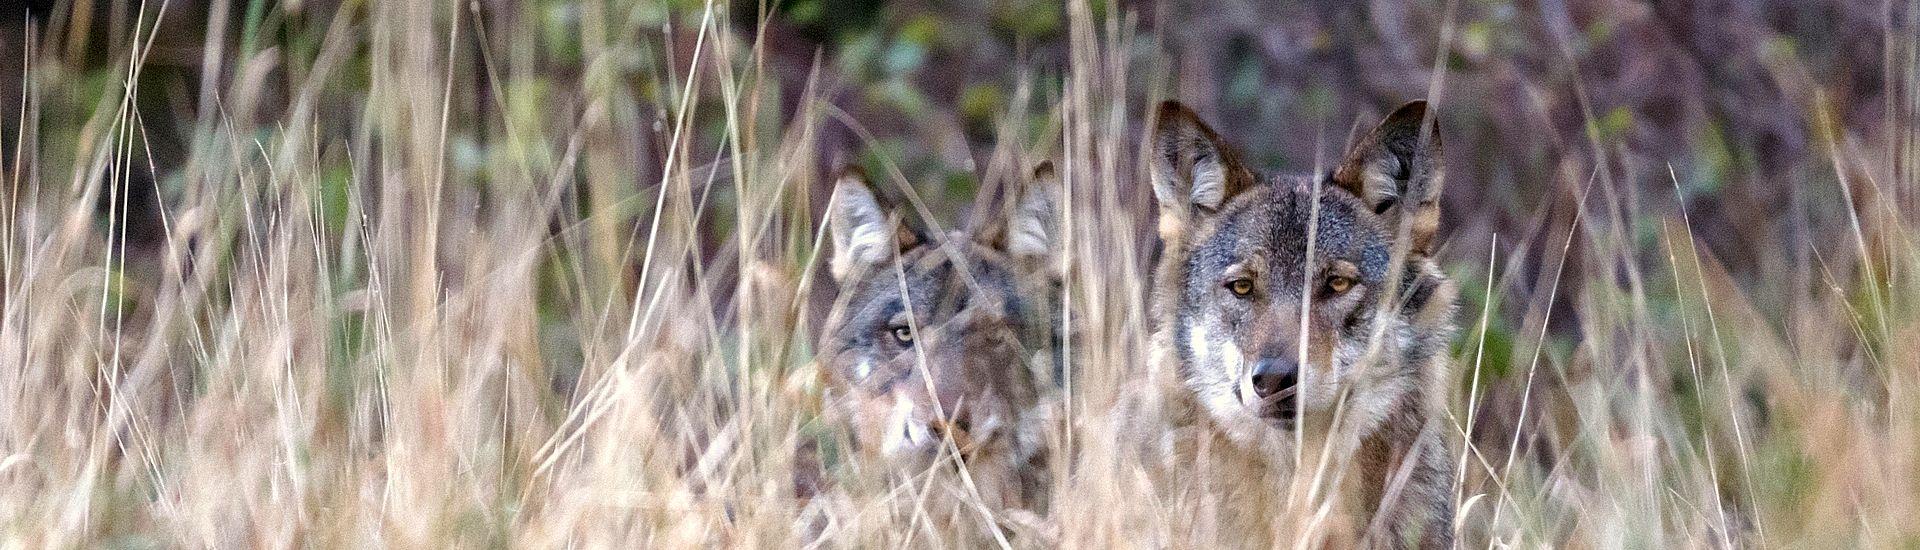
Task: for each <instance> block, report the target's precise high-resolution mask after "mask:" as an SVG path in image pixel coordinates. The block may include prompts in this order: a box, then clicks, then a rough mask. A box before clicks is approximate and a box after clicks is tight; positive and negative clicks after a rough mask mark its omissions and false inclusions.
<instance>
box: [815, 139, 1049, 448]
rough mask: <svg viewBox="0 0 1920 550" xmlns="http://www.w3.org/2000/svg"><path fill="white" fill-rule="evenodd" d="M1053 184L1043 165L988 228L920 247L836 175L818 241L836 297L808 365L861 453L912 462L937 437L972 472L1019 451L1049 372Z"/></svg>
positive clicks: (858, 180) (923, 240)
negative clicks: (825, 240)
mask: <svg viewBox="0 0 1920 550" xmlns="http://www.w3.org/2000/svg"><path fill="white" fill-rule="evenodd" d="M1056 186H1057V179H1056V178H1055V177H1054V175H1053V170H1052V168H1051V165H1048V164H1042V165H1041V167H1039V168H1038V169H1036V170H1035V172H1034V175H1033V177H1032V179H1031V180H1029V181H1026V182H1023V183H1022V184H1020V185H1015V186H1013V189H1012V190H1011V192H1009V193H1007V194H1006V195H1007V196H1008V197H1010V198H1011V200H1009V201H1003V204H1002V208H1000V209H998V211H997V212H996V213H995V215H989V216H987V217H986V218H985V219H987V220H989V221H986V222H984V223H979V224H977V227H976V228H975V229H972V230H969V231H959V232H954V233H951V234H947V235H941V236H938V237H931V238H930V237H928V236H926V235H923V234H921V233H920V232H918V231H915V230H913V229H911V228H909V227H908V226H907V225H906V224H904V223H902V220H901V216H899V215H898V214H897V213H896V212H895V211H894V210H893V209H892V208H890V207H889V205H888V204H887V201H885V200H884V199H883V198H882V197H883V195H882V194H881V193H879V192H877V189H876V188H875V187H874V186H873V185H872V184H871V183H870V182H869V181H868V179H867V178H866V177H865V175H864V174H862V173H861V172H859V171H857V170H852V171H847V172H846V173H845V174H844V175H843V176H841V177H840V178H839V180H838V182H837V183H836V185H835V187H836V189H835V191H834V198H833V207H832V208H831V214H830V215H831V220H830V222H829V226H830V227H829V230H830V232H831V236H832V241H833V242H832V246H833V257H832V260H831V270H832V273H833V275H834V277H835V278H836V279H837V280H838V281H839V283H840V286H841V289H842V290H841V297H840V300H839V302H838V303H837V304H836V307H835V308H834V312H833V313H832V314H831V315H830V317H829V319H828V322H827V325H826V331H825V334H824V335H823V337H822V341H821V347H820V350H821V353H820V355H819V357H820V361H819V366H820V369H821V371H822V376H823V377H824V382H825V387H826V403H827V405H828V410H829V412H830V414H832V415H833V416H835V417H837V418H838V419H840V420H841V421H842V422H843V423H845V424H846V425H848V426H850V427H851V428H853V431H854V438H853V440H854V441H853V442H854V444H855V446H856V447H857V448H858V449H859V450H860V451H861V452H862V454H864V455H866V456H869V457H880V458H884V459H887V460H889V461H893V462H903V461H904V462H909V463H924V462H925V461H926V460H927V459H929V458H931V457H933V456H935V455H936V454H937V453H938V452H939V450H940V449H942V448H945V445H946V443H945V442H946V440H947V439H948V438H951V439H952V441H953V442H954V444H955V447H956V448H958V449H959V450H960V451H961V452H962V453H963V455H965V456H966V458H967V459H968V460H969V463H970V465H972V464H978V463H984V462H1001V463H1011V462H1009V461H1016V460H1019V459H1020V458H1021V457H1020V455H1023V454H1024V453H1028V452H1030V451H1031V449H1032V447H1033V445H1034V442H1033V440H1032V437H1033V435H1032V434H1031V431H1030V430H1029V429H1028V428H1029V427H1028V426H1027V425H1026V424H1027V423H1028V422H1029V421H1031V420H1032V419H1031V418H1029V413H1031V412H1032V409H1033V408H1034V407H1035V405H1036V403H1037V402H1038V400H1039V399H1040V396H1041V393H1042V389H1043V388H1045V387H1048V386H1050V385H1051V380H1048V379H1049V378H1051V377H1052V372H1053V371H1052V370H1051V368H1050V367H1049V365H1050V364H1051V363H1052V362H1053V358H1052V355H1051V353H1050V351H1051V349H1052V348H1053V347H1054V346H1053V345H1052V334H1053V333H1052V330H1051V329H1052V325H1053V321H1052V319H1053V317H1052V311H1053V310H1054V309H1055V308H1054V304H1055V303H1057V301H1056V300H1054V298H1053V296H1054V295H1055V294H1056V291H1055V290H1054V289H1055V288H1056V282H1055V278H1054V276H1053V275H1052V274H1053V271H1052V270H1051V264H1050V263H1049V261H1048V259H1049V258H1050V257H1052V256H1053V253H1052V251H1053V250H1054V248H1055V245H1054V244H1053V239H1052V234H1053V233H1054V231H1055V230H1054V226H1053V220H1052V212H1053V210H1054V209H1053V205H1054V204H1055V203H1056V198H1055V193H1056V191H1055V190H1054V187H1056ZM976 461H978V462H976Z"/></svg>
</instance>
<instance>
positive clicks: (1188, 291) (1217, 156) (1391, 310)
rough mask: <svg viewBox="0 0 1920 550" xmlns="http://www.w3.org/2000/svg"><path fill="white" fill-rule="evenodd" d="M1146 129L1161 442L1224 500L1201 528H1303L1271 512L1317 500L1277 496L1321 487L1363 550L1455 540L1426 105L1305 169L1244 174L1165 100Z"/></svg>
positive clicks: (1434, 144) (1443, 288)
mask: <svg viewBox="0 0 1920 550" xmlns="http://www.w3.org/2000/svg"><path fill="white" fill-rule="evenodd" d="M1148 136H1149V137H1148V143H1146V144H1144V147H1143V150H1145V151H1146V153H1147V154H1148V155H1149V156H1150V157H1151V158H1150V159H1148V161H1149V162H1148V164H1150V166H1151V174H1150V175H1151V178H1152V183H1153V193H1154V197H1155V198H1156V199H1157V202H1158V203H1159V220H1160V221H1159V227H1158V230H1159V234H1160V241H1161V242H1160V244H1161V252H1160V254H1161V256H1160V260H1159V261H1158V264H1157V266H1156V268H1155V271H1154V283H1153V290H1152V292H1153V296H1152V306H1151V308H1152V309H1151V312H1152V314H1153V317H1154V319H1153V326H1154V331H1153V336H1152V349H1153V353H1154V355H1155V359H1156V361H1157V362H1158V364H1161V365H1170V366H1171V368H1165V369H1162V372H1164V373H1165V374H1164V375H1162V376H1161V379H1162V385H1163V386H1164V387H1165V392H1166V393H1167V394H1168V395H1169V397H1167V398H1166V399H1165V403H1166V405H1165V409H1166V412H1167V414H1169V415H1170V418H1172V419H1173V421H1174V422H1175V423H1176V427H1175V428H1176V429H1175V430H1172V431H1170V433H1172V434H1187V435H1188V437H1186V438H1185V439H1170V440H1169V441H1174V442H1175V444H1174V446H1173V447H1170V448H1172V449H1174V451H1171V452H1175V453H1177V454H1174V455H1173V456H1176V457H1178V461H1180V462H1183V463H1184V462H1190V463H1192V464H1194V465H1193V466H1192V468H1193V472H1197V473H1196V474H1195V475H1197V476H1201V477H1205V478H1206V480H1203V481H1201V482H1198V483H1199V484H1200V485H1202V486H1210V487H1212V490H1210V491H1208V492H1206V493H1205V494H1201V495H1199V496H1197V497H1196V498H1199V499H1202V500H1206V499H1209V498H1212V499H1215V501H1216V502H1219V503H1221V504H1220V506H1219V509H1218V510H1215V512H1214V513H1213V514H1212V516H1209V517H1216V519H1217V521H1215V522H1213V524H1212V525H1213V526H1212V527H1211V528H1210V529H1212V530H1214V531H1216V532H1213V533H1212V536H1213V537H1214V538H1218V539H1225V540H1242V541H1257V540H1265V539H1267V537H1270V536H1274V535H1277V534H1278V533H1276V530H1277V529H1278V530H1284V528H1276V527H1275V526H1276V525H1282V526H1284V525H1291V526H1295V527H1296V528H1297V527H1298V526H1301V525H1310V524H1311V522H1309V521H1300V520H1299V519H1298V518H1292V519H1288V518H1278V517H1274V516H1275V515H1276V514H1279V513H1281V512H1288V513H1295V514H1298V513H1309V512H1312V511H1313V510H1312V509H1310V508H1307V509H1303V508H1301V507H1283V506H1280V505H1278V503H1281V502H1287V501H1288V500H1287V499H1293V498H1297V497H1299V496H1300V495H1303V494H1315V493H1314V492H1313V490H1314V488H1315V487H1317V486H1318V485H1319V484H1323V483H1324V484H1325V485H1327V486H1329V489H1331V490H1329V491H1326V492H1323V493H1319V494H1322V495H1339V497H1338V498H1339V499H1340V500H1341V505H1340V506H1335V507H1330V508H1329V509H1337V510H1342V511H1343V512H1339V513H1342V514H1346V515H1345V517H1348V518H1349V519H1353V520H1358V521H1360V522H1363V523H1357V524H1356V525H1357V527H1356V528H1354V529H1352V530H1353V531H1357V533H1350V534H1349V535H1351V536H1357V537H1359V539H1358V544H1361V545H1363V546H1368V547H1388V548H1398V547H1421V548H1445V547H1448V546H1450V545H1451V544H1452V537H1453V525H1452V519H1453V510H1452V493H1453V489H1452V479H1451V477H1450V476H1449V473H1448V471H1449V469H1450V468H1449V467H1448V461H1449V460H1450V456H1451V453H1450V452H1449V451H1448V444H1447V441H1446V439H1445V437H1444V436H1443V430H1442V427H1441V424H1440V422H1438V421H1437V420H1436V417H1437V416H1439V415H1438V411H1440V410H1441V408H1442V406H1443V403H1442V402H1441V398H1442V397H1443V391H1442V388H1444V383H1445V380H1446V360H1447V350H1448V344H1449V343H1450V342H1451V340H1452V338H1453V334H1454V332H1455V327H1454V325H1453V321H1452V318H1453V308H1454V301H1455V298H1456V295H1457V290H1456V288H1455V285H1454V283H1452V282H1451V281H1450V280H1449V279H1448V278H1447V277H1446V275H1445V274H1444V273H1442V272H1441V271H1440V269H1439V268H1438V266H1437V265H1436V263H1435V261H1434V259H1433V256H1432V253H1433V243H1434V234H1435V231H1436V230H1437V228H1438V225H1439V223H1438V222H1439V214H1440V213H1439V208H1438V199H1439V196H1440V190H1441V186H1442V183H1443V164H1442V159H1441V144H1440V135H1439V123H1438V121H1437V120H1434V119H1433V118H1432V117H1431V116H1430V113H1429V110H1428V108H1427V104H1426V103H1425V102H1424V101H1415V102H1412V103H1408V104H1406V105H1405V106H1402V107H1400V108H1399V109H1397V110H1395V111H1394V112H1393V113H1392V114H1390V115H1388V116H1387V117H1386V119H1385V120H1384V121H1382V122H1381V123H1380V124H1379V125H1378V126H1377V127H1374V128H1373V129H1372V130H1371V131H1370V132H1367V133H1366V134H1364V135H1362V137H1360V138H1359V139H1357V140H1354V143H1353V144H1352V145H1351V146H1350V147H1349V148H1348V149H1347V151H1346V153H1345V155H1344V158H1343V159H1342V160H1341V161H1340V162H1339V163H1338V165H1337V166H1336V167H1335V168H1334V169H1332V170H1330V171H1326V172H1323V173H1319V174H1311V175H1295V176H1265V175H1262V174H1259V173H1256V172H1255V171H1254V170H1252V169H1251V168H1249V167H1248V166H1246V165H1245V164H1244V163H1243V162H1242V161H1241V160H1240V159H1241V157H1240V154H1239V152H1238V151H1237V150H1236V149H1235V148H1234V147H1232V146H1231V145H1230V144H1228V143H1226V142H1225V141H1223V140H1222V138H1221V137H1220V136H1219V135H1218V134H1217V133H1215V132H1214V130H1213V129H1212V128H1210V127H1208V126H1207V125H1206V124H1205V123H1204V122H1202V121H1201V120H1200V117H1199V116H1198V115H1197V114H1195V113H1194V111H1193V110H1191V109H1189V108H1187V107H1186V106H1183V105H1181V104H1180V103H1178V102H1166V103H1164V104H1162V105H1161V106H1160V107H1159V109H1158V110H1157V113H1156V115H1155V118H1154V121H1153V126H1152V128H1151V130H1150V131H1149V134H1148ZM1170 437H1171V436H1170ZM1182 442H1184V443H1182ZM1322 457H1332V458H1331V459H1330V460H1323V459H1322ZM1328 470H1332V471H1333V472H1332V474H1333V475H1331V476H1329V481H1326V482H1322V481H1317V480H1316V479H1317V478H1316V477H1315V476H1313V475H1312V474H1314V473H1316V472H1322V473H1324V472H1327V471H1328ZM1303 479H1306V480H1315V481H1309V482H1308V483H1309V484H1308V485H1305V486H1303V485H1301V483H1302V480H1303ZM1289 484H1291V485H1289ZM1303 487H1304V488H1305V490H1303ZM1292 502H1298V501H1292ZM1303 510H1304V512H1303ZM1203 528H1205V527H1203ZM1236 529H1238V530H1246V532H1235V531H1234V530H1236ZM1296 535H1297V534H1296ZM1267 544H1274V542H1271V541H1270V542H1268V543H1267Z"/></svg>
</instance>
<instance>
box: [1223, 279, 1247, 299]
mask: <svg viewBox="0 0 1920 550" xmlns="http://www.w3.org/2000/svg"><path fill="white" fill-rule="evenodd" d="M1227 291H1229V292H1232V293H1233V295H1234V296H1246V295H1248V294H1253V281H1249V280H1246V279H1234V280H1231V281H1227Z"/></svg>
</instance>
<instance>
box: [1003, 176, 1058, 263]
mask: <svg viewBox="0 0 1920 550" xmlns="http://www.w3.org/2000/svg"><path fill="white" fill-rule="evenodd" d="M1059 197H1060V175H1059V174H1056V173H1054V171H1053V162H1052V161H1040V164H1039V165H1038V166H1035V167H1033V174H1032V175H1031V176H1029V177H1028V178H1027V179H1026V182H1025V183H1024V184H1023V185H1021V186H1020V194H1019V196H1018V198H1016V199H1014V203H1013V212H1012V213H1011V215H1010V216H1008V218H1007V233H1006V251H1007V254H1008V255H1010V256H1013V257H1014V258H1017V259H1020V260H1044V259H1045V258H1047V257H1048V256H1051V255H1052V254H1053V253H1054V251H1055V250H1058V249H1059V246H1057V244H1056V243H1058V242H1059V240H1058V237H1059V235H1058V233H1059V232H1060V231H1059V228H1057V227H1055V225H1054V223H1055V221H1056V220H1058V218H1057V217H1056V215H1055V212H1057V210H1056V209H1057V208H1059V205H1060V198H1059Z"/></svg>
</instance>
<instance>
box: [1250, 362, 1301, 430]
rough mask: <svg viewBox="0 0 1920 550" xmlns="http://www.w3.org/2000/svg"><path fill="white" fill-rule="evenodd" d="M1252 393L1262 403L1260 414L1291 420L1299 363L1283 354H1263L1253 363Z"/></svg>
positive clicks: (1298, 375)
mask: <svg viewBox="0 0 1920 550" xmlns="http://www.w3.org/2000/svg"><path fill="white" fill-rule="evenodd" d="M1251 376H1252V379H1251V380H1249V381H1250V382H1252V383H1253V393H1254V395H1256V396H1259V397H1260V401H1261V403H1262V404H1263V406H1262V407H1261V410H1260V412H1261V415H1262V416H1266V417H1269V418H1278V419H1283V420H1291V419H1293V415H1294V398H1293V397H1294V393H1295V391H1294V388H1295V385H1296V383H1297V382H1298V380H1299V377H1300V363H1299V362H1298V361H1294V360H1293V358H1292V357H1287V356H1284V355H1273V356H1263V357H1261V358H1260V359H1259V360H1258V361H1255V362H1254V363H1253V372H1252V375H1251Z"/></svg>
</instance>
